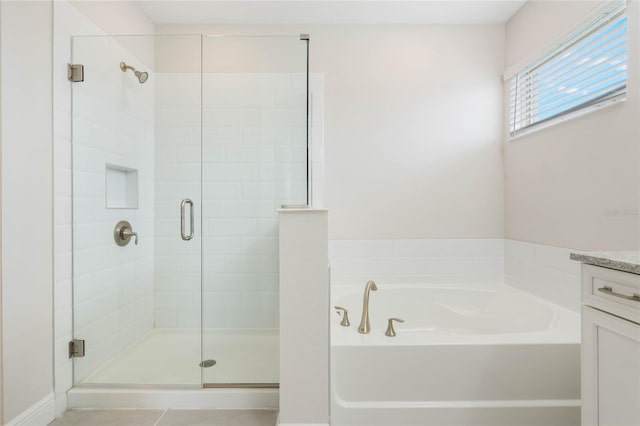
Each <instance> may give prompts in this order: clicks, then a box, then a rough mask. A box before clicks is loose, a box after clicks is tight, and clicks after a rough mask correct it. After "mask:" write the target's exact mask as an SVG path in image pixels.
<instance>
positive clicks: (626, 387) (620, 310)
mask: <svg viewBox="0 0 640 426" xmlns="http://www.w3.org/2000/svg"><path fill="white" fill-rule="evenodd" d="M582 283H583V285H582V302H583V306H582V425H584V426H595V425H598V426H640V299H638V300H636V299H635V298H634V296H633V295H634V294H640V275H636V274H631V273H628V272H621V271H616V270H612V269H607V268H601V267H597V266H592V265H583V266H582Z"/></svg>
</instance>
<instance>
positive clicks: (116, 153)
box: [72, 37, 155, 381]
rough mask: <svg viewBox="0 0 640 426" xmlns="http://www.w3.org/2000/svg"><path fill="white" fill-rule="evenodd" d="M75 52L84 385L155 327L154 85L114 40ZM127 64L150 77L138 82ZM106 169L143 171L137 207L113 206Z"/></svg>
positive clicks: (77, 270)
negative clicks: (120, 232) (80, 68)
mask: <svg viewBox="0 0 640 426" xmlns="http://www.w3.org/2000/svg"><path fill="white" fill-rule="evenodd" d="M149 47H150V49H151V48H152V44H150V45H149ZM73 49H74V59H76V60H78V61H79V62H81V63H82V64H83V65H84V66H85V81H84V82H82V83H76V85H75V86H73V129H72V130H73V221H74V229H73V251H74V258H73V276H74V317H73V318H74V327H75V335H76V336H77V337H78V338H82V339H84V340H85V342H86V345H87V348H88V350H87V352H86V356H85V357H84V358H82V359H79V360H78V361H77V362H76V366H75V370H74V374H75V380H76V381H82V380H83V379H85V378H87V376H89V375H90V374H91V373H92V372H93V371H94V370H95V369H96V368H97V367H99V366H100V365H102V364H103V363H104V362H106V361H108V360H109V359H111V358H112V357H114V356H115V355H117V354H119V353H120V352H121V351H122V350H123V349H124V348H126V347H127V346H129V345H131V344H132V343H134V342H135V341H137V340H138V339H139V338H140V337H142V336H143V335H144V334H145V333H146V332H147V331H149V330H150V329H151V328H152V327H153V287H154V283H153V278H154V277H153V271H154V197H153V194H154V189H153V188H154V160H153V159H154V152H153V151H154V115H153V105H154V84H155V82H154V78H153V74H152V73H151V71H152V70H151V69H150V66H149V65H148V64H144V63H142V62H141V61H140V60H139V59H138V58H136V57H135V56H133V55H132V54H131V53H130V52H129V51H128V50H126V49H125V48H124V47H123V46H122V45H120V44H119V43H118V41H117V40H115V39H112V38H107V37H98V38H96V37H91V38H76V39H75V40H74V44H73ZM120 61H125V62H127V63H130V64H132V65H134V66H135V67H136V68H138V69H143V70H145V71H148V72H149V73H150V74H151V77H150V78H149V80H148V81H147V82H146V83H145V84H140V83H138V81H137V79H136V78H135V77H134V76H133V75H132V73H130V72H128V73H123V72H122V71H120V69H119V63H120ZM107 164H109V165H115V166H119V167H126V168H128V169H133V170H137V175H138V176H137V178H138V188H139V193H138V198H139V200H138V207H137V208H126V209H123V208H118V209H114V208H107V206H106V185H105V179H106V177H105V176H106V170H107ZM120 220H127V221H129V222H130V223H131V225H132V228H133V230H134V231H136V232H138V234H139V244H138V245H135V244H134V243H133V240H132V241H131V242H130V243H129V245H127V246H126V247H120V246H118V245H116V244H115V242H114V237H113V230H114V227H115V225H116V223H117V222H119V221H120Z"/></svg>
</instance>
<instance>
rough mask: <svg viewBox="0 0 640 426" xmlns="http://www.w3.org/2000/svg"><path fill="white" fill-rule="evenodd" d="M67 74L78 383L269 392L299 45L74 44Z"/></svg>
mask: <svg viewBox="0 0 640 426" xmlns="http://www.w3.org/2000/svg"><path fill="white" fill-rule="evenodd" d="M72 62H73V69H74V70H79V69H81V70H82V72H79V73H77V74H74V77H76V78H75V80H76V82H74V83H72V84H71V91H72V165H73V166H72V168H73V171H72V174H73V178H72V181H73V189H72V216H73V221H72V223H73V225H72V232H73V247H72V252H73V259H72V261H73V339H74V343H72V344H70V349H71V352H74V360H73V371H74V385H75V386H80V387H82V386H114V385H118V386H125V387H127V386H128V387H136V386H149V385H191V386H193V387H277V386H278V381H279V372H278V367H279V356H278V300H279V296H278V216H277V210H278V208H280V206H281V205H283V204H294V205H306V204H308V203H309V179H308V176H309V155H308V152H309V150H308V139H309V138H308V133H309V131H308V125H309V119H308V116H309V107H308V105H309V95H308V93H309V88H308V81H309V78H308V37H306V36H304V35H296V36H223V37H219V36H201V35H154V36H81V37H73V39H72ZM78 76H79V77H78ZM78 80H80V81H78Z"/></svg>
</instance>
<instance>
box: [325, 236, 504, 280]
mask: <svg viewBox="0 0 640 426" xmlns="http://www.w3.org/2000/svg"><path fill="white" fill-rule="evenodd" d="M329 259H330V260H331V283H332V284H333V285H344V284H363V285H364V283H365V282H366V281H367V280H376V281H377V282H379V283H383V284H431V283H443V284H447V283H452V284H470V285H473V284H487V283H491V284H496V283H503V282H504V240H502V239H468V240H467V239H416V240H332V241H329Z"/></svg>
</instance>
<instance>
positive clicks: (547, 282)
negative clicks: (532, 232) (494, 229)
mask: <svg viewBox="0 0 640 426" xmlns="http://www.w3.org/2000/svg"><path fill="white" fill-rule="evenodd" d="M571 251H572V250H571V249H567V248H562V247H553V246H546V245H542V244H534V243H527V242H523V241H516V240H505V282H506V283H507V284H508V285H511V286H513V287H517V288H519V289H521V290H524V291H526V292H528V293H531V294H534V295H536V296H538V297H541V298H543V299H546V300H548V301H550V302H552V303H555V304H557V305H560V306H562V307H564V308H567V309H570V310H572V311H575V312H579V311H580V262H576V261H574V260H571V259H569V254H570V253H571Z"/></svg>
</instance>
